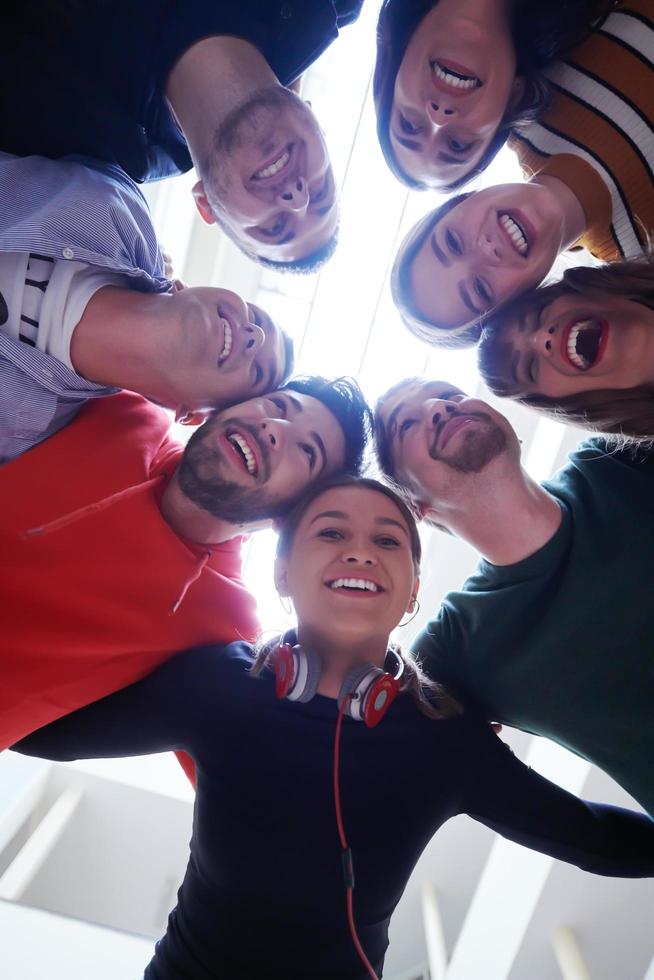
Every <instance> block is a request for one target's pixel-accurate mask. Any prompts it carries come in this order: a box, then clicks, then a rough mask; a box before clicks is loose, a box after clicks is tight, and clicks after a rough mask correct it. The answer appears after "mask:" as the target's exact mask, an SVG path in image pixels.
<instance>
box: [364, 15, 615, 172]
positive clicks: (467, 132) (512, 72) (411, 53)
mask: <svg viewBox="0 0 654 980" xmlns="http://www.w3.org/2000/svg"><path fill="white" fill-rule="evenodd" d="M610 5H611V4H610V2H609V0H578V2H576V3H572V4H571V3H568V2H561V0H558V2H552V0H549V2H548V0H529V2H527V0H520V2H516V3H513V4H509V3H507V2H505V0H385V2H384V3H383V4H382V7H381V11H380V14H379V20H378V24H377V61H376V64H375V75H374V82H373V88H374V98H375V108H376V112H377V136H378V139H379V143H380V146H381V148H382V152H383V154H384V157H385V159H386V162H387V164H388V166H389V167H390V169H391V170H392V171H393V173H394V174H395V176H396V177H397V178H398V179H399V180H401V181H402V183H404V184H406V185H407V186H409V187H412V188H416V189H424V188H425V187H440V188H443V189H447V190H453V189H455V188H457V187H460V186H462V185H463V184H465V183H467V182H468V181H469V180H472V179H473V177H475V176H477V174H479V173H481V172H482V171H483V170H484V169H485V168H486V167H487V166H488V164H489V163H490V162H491V160H492V159H493V157H494V156H495V154H496V153H497V152H498V151H499V149H500V148H501V147H502V146H503V145H504V143H505V141H506V139H507V137H508V135H509V133H510V132H511V130H512V129H514V128H516V127H520V126H521V125H523V124H524V123H526V122H528V121H530V120H532V119H534V118H536V117H537V116H538V115H539V114H540V112H542V110H543V109H544V108H545V106H546V105H547V103H548V92H549V89H548V85H547V82H546V80H545V77H544V75H543V70H544V68H545V67H546V66H547V65H548V64H550V63H551V62H552V61H554V60H556V59H557V58H559V57H560V56H561V54H562V53H563V52H565V51H566V50H568V49H569V48H570V47H571V46H573V45H574V44H576V43H578V42H579V41H580V40H581V39H582V38H583V37H584V36H585V35H586V34H587V32H588V29H589V27H590V25H591V24H592V22H593V21H594V20H595V19H596V18H597V17H598V16H599V15H600V14H601V13H602V12H603V11H605V10H606V9H608V8H609V7H610Z"/></svg>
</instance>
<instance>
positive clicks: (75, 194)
mask: <svg viewBox="0 0 654 980" xmlns="http://www.w3.org/2000/svg"><path fill="white" fill-rule="evenodd" d="M90 164H91V165H88V166H87V165H84V164H82V163H80V162H77V161H71V160H65V161H63V160H61V161H54V160H47V159H45V158H43V157H15V156H10V155H9V154H4V153H2V154H0V180H1V181H2V186H3V189H4V190H5V194H4V195H3V196H2V199H1V200H0V417H1V420H2V421H1V423H0V462H6V461H7V460H8V459H13V458H14V457H15V456H17V455H19V454H20V453H21V452H25V451H26V450H27V449H30V448H31V447H32V446H34V445H36V444H37V443H38V442H40V441H41V440H43V439H45V438H47V437H48V436H49V435H52V433H54V432H56V431H58V430H59V429H60V428H61V427H62V426H63V425H65V424H66V423H67V422H69V421H70V420H71V418H73V417H74V416H75V414H76V413H77V411H78V410H79V408H80V407H81V406H82V405H83V404H84V402H85V401H88V400H90V399H94V398H99V397H102V396H104V395H107V394H112V393H114V392H115V391H117V390H118V389H119V388H127V389H129V390H131V391H136V392H139V393H140V394H143V395H145V396H146V397H148V398H151V399H153V400H154V401H156V402H158V403H160V404H162V405H164V406H165V407H167V408H172V409H173V410H174V411H175V412H176V414H177V415H178V417H180V418H184V417H185V416H187V415H188V414H189V413H193V412H197V411H202V410H205V409H207V408H212V407H213V408H215V407H219V406H224V405H228V404H231V403H233V402H237V401H241V400H242V399H243V398H246V397H249V396H250V395H255V394H260V393H262V392H265V391H270V390H271V389H273V388H276V387H278V386H279V385H280V384H282V383H283V381H284V380H285V379H286V378H287V377H288V376H289V374H290V373H291V372H292V369H293V347H292V343H291V341H290V339H289V338H288V337H287V336H286V334H284V333H283V332H282V331H281V330H280V329H279V328H278V327H277V326H276V325H275V324H274V323H273V322H272V321H271V320H270V317H268V315H267V314H266V313H264V311H263V310H261V309H259V308H258V307H256V306H254V305H253V304H246V303H244V302H243V300H242V299H241V298H240V296H237V295H236V294H235V293H232V292H230V291H228V290H225V289H214V288H206V289H205V288H193V289H183V290H181V291H180V290H177V291H174V290H175V285H174V284H173V283H172V282H171V281H170V279H169V278H168V277H167V275H166V271H165V266H164V260H163V254H162V252H161V249H160V247H159V245H158V242H157V237H156V234H155V231H154V228H153V227H152V222H151V219H150V214H149V211H148V208H147V204H146V202H145V199H144V198H143V195H142V194H141V192H140V191H139V189H138V188H137V187H136V185H135V184H134V183H133V181H131V180H130V179H129V177H127V176H126V175H125V174H124V173H123V172H122V171H120V170H119V169H118V168H117V167H111V166H108V165H101V164H97V165H96V164H95V163H94V162H93V161H90ZM17 405H20V406H21V409H20V411H16V406H17Z"/></svg>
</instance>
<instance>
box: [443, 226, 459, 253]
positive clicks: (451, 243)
mask: <svg viewBox="0 0 654 980" xmlns="http://www.w3.org/2000/svg"><path fill="white" fill-rule="evenodd" d="M445 244H446V245H447V247H448V248H449V250H450V252H451V253H452V255H462V254H463V241H462V240H461V236H460V235H459V233H458V232H457V231H454V229H453V228H448V229H447V231H446V232H445Z"/></svg>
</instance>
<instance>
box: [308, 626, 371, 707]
mask: <svg viewBox="0 0 654 980" xmlns="http://www.w3.org/2000/svg"><path fill="white" fill-rule="evenodd" d="M297 638H298V643H299V644H300V646H302V647H304V648H305V649H306V650H311V651H312V652H313V653H316V654H317V655H318V656H319V657H320V659H321V661H322V671H321V674H320V683H319V684H318V694H323V695H324V696H325V697H328V698H337V697H338V694H339V692H340V690H341V687H342V685H343V681H344V680H345V678H346V677H347V675H348V674H349V673H350V671H351V670H352V668H353V667H357V666H359V665H360V664H372V665H374V666H375V667H380V668H382V669H383V667H384V661H385V659H386V651H387V650H388V639H389V638H388V635H383V636H374V637H371V636H366V637H363V638H362V637H352V636H344V635H339V634H338V633H334V632H330V633H329V634H327V633H325V632H324V631H323V630H321V629H318V628H316V627H314V626H311V625H307V624H302V623H300V624H299V625H298V628H297Z"/></svg>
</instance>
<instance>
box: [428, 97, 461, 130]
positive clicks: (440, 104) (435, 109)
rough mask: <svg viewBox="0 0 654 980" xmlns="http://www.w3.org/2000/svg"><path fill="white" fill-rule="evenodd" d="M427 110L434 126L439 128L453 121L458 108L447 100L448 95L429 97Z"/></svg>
mask: <svg viewBox="0 0 654 980" xmlns="http://www.w3.org/2000/svg"><path fill="white" fill-rule="evenodd" d="M425 112H426V114H427V118H428V119H429V121H430V123H431V124H432V126H433V127H434V128H438V129H440V127H441V126H444V125H445V123H447V122H451V121H452V117H453V116H454V115H456V109H455V108H453V106H452V105H451V104H450V103H449V102H448V101H447V96H444V97H443V98H438V99H433V98H431V99H428V100H427V104H426V105H425Z"/></svg>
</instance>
